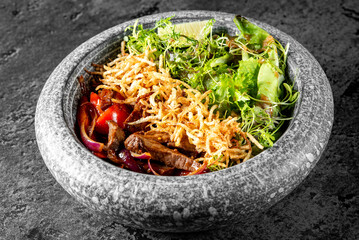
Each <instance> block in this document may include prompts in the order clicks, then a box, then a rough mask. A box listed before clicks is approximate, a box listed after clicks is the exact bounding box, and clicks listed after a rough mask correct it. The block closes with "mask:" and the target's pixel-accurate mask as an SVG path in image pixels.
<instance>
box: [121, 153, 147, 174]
mask: <svg viewBox="0 0 359 240" xmlns="http://www.w3.org/2000/svg"><path fill="white" fill-rule="evenodd" d="M118 157H119V158H120V159H121V160H122V161H123V162H124V163H125V164H126V166H127V167H128V168H129V169H130V170H132V171H134V172H139V173H142V172H143V171H142V170H141V168H140V167H139V166H138V164H137V163H136V161H135V159H133V157H132V156H131V153H130V151H129V150H127V149H122V150H121V151H120V153H119V154H118Z"/></svg>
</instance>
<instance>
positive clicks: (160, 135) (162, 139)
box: [145, 132, 198, 154]
mask: <svg viewBox="0 0 359 240" xmlns="http://www.w3.org/2000/svg"><path fill="white" fill-rule="evenodd" d="M145 137H147V138H150V139H153V140H155V141H157V142H159V143H162V144H167V146H168V147H172V148H179V149H182V150H184V151H186V152H189V153H194V154H198V152H197V150H196V146H195V145H193V144H192V143H190V142H189V140H188V138H187V136H185V137H183V138H182V139H181V144H180V145H179V146H176V144H175V143H174V142H172V141H171V136H170V134H169V133H166V132H146V133H145Z"/></svg>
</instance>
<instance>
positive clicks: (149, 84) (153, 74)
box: [96, 44, 258, 168]
mask: <svg viewBox="0 0 359 240" xmlns="http://www.w3.org/2000/svg"><path fill="white" fill-rule="evenodd" d="M154 51H155V50H152V51H148V50H147V51H145V53H144V54H141V55H133V54H127V53H125V51H124V44H123V45H122V51H121V54H120V55H119V56H118V58H117V59H115V60H113V61H112V62H110V63H109V64H107V65H105V66H104V69H105V71H104V72H103V74H102V76H103V78H102V80H101V81H102V83H103V84H102V85H99V86H98V87H97V89H96V90H98V89H101V88H107V89H113V90H114V91H116V92H119V93H120V94H121V95H122V96H123V97H124V98H125V100H118V99H112V101H113V102H117V103H124V104H130V105H135V104H136V103H137V102H139V103H141V104H142V105H143V108H142V111H144V112H145V114H144V115H145V116H147V117H144V118H141V119H139V120H137V121H134V122H131V123H129V124H130V125H136V124H140V123H148V126H149V129H150V131H159V132H166V133H169V134H170V136H171V141H173V142H174V143H175V145H176V146H178V145H180V144H181V140H182V139H183V138H185V137H186V138H188V140H189V142H190V143H191V144H193V145H195V146H196V150H197V151H198V152H199V153H203V154H202V155H203V157H202V158H198V159H196V160H197V161H200V162H202V161H203V162H204V161H205V162H207V163H208V165H209V166H210V165H212V164H216V165H217V166H219V167H221V168H225V167H228V166H229V164H230V160H232V161H235V162H237V163H239V162H243V161H246V160H247V159H249V158H250V157H251V153H252V147H251V142H250V141H249V140H248V139H247V138H246V136H248V138H250V140H251V141H252V142H253V143H254V144H258V142H257V141H256V140H255V139H254V137H252V136H251V135H248V134H247V135H246V134H245V133H243V132H242V130H241V128H240V123H239V122H238V121H237V120H238V119H237V118H236V117H231V116H230V117H228V118H226V119H220V118H219V113H218V112H216V113H215V110H216V108H217V106H216V105H214V106H212V107H211V108H210V109H209V106H208V104H209V96H208V95H209V94H210V91H207V92H205V93H201V92H199V91H198V90H196V89H193V88H191V87H190V86H189V85H188V84H186V83H185V82H183V81H180V80H177V79H173V78H171V76H170V74H169V72H168V71H167V70H166V69H163V68H162V62H163V61H162V58H160V63H159V67H158V69H157V66H156V64H155V63H154V62H153V60H152V59H149V55H150V53H152V52H154ZM145 94H147V95H148V97H146V98H141V96H144V95H145ZM238 135H239V136H241V138H242V139H243V140H241V142H239V141H238V140H235V139H236V136H238ZM253 139H254V140H253Z"/></svg>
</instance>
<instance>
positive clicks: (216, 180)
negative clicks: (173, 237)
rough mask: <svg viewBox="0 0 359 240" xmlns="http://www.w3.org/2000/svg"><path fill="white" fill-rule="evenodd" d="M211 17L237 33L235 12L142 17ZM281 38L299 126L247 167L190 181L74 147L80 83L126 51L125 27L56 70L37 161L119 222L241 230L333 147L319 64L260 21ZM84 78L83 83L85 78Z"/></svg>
mask: <svg viewBox="0 0 359 240" xmlns="http://www.w3.org/2000/svg"><path fill="white" fill-rule="evenodd" d="M172 15H175V17H173V18H172V22H178V21H180V22H182V21H189V22H192V21H200V20H203V19H208V18H214V19H216V23H215V25H214V27H215V28H216V27H226V28H227V29H228V31H229V32H233V33H235V32H236V30H237V28H236V27H235V24H234V23H233V18H234V14H228V13H220V12H212V11H176V12H169V13H168V12H167V13H163V14H152V15H148V16H145V17H141V18H138V23H139V24H143V25H144V26H147V27H151V26H152V27H153V26H154V25H155V22H156V21H157V20H159V19H161V18H167V17H169V16H172ZM252 21H253V22H254V23H256V24H258V26H261V27H263V28H265V29H266V30H267V31H268V32H269V33H271V34H272V35H273V36H274V37H275V38H276V39H278V40H279V41H281V42H283V43H284V44H289V45H290V49H289V52H288V61H287V65H288V69H289V72H290V75H292V78H294V74H295V80H296V85H297V86H298V89H299V91H300V93H301V96H300V98H299V100H298V104H297V106H296V110H295V113H294V118H293V120H292V121H291V123H290V125H289V127H288V129H287V131H286V132H285V134H283V136H282V137H281V138H280V139H279V140H278V141H277V142H276V143H275V145H274V146H273V147H272V148H270V149H268V150H266V151H265V152H263V153H261V154H260V155H258V156H256V157H254V158H253V159H250V160H249V161H246V162H245V163H242V164H239V165H237V166H234V167H231V168H229V169H226V170H222V171H218V172H214V173H211V174H203V175H199V176H191V177H181V178H179V177H157V176H151V175H144V174H137V173H134V172H131V171H127V170H123V169H120V168H118V167H114V166H112V165H110V164H107V163H105V162H104V161H101V160H100V159H98V158H97V157H95V156H94V155H93V154H91V153H90V152H89V151H88V150H87V149H86V148H85V147H84V146H83V145H82V144H80V143H79V141H78V140H77V137H76V134H75V133H74V129H73V126H74V124H75V120H74V119H75V117H74V116H75V114H76V106H77V103H78V101H79V97H80V96H79V95H80V88H79V84H78V81H77V77H78V76H79V75H82V74H84V73H85V72H84V70H83V69H84V67H86V68H88V66H89V65H90V63H91V62H103V61H106V59H107V58H108V56H109V55H111V54H112V53H113V52H118V51H119V44H120V42H121V41H122V37H123V32H124V29H126V28H127V27H128V26H129V25H133V24H134V21H130V22H124V23H122V24H119V25H117V26H115V27H113V28H110V29H108V30H106V31H104V32H102V33H100V34H99V35H96V36H95V37H93V38H91V39H90V40H88V41H86V42H85V43H84V44H81V46H79V47H78V48H76V49H75V50H74V51H73V52H71V54H69V55H68V56H67V57H66V58H65V59H64V60H63V61H62V62H61V63H60V64H59V65H58V66H57V67H56V69H55V70H54V71H53V73H52V74H51V76H50V77H49V79H48V80H47V82H46V84H45V86H44V88H43V90H42V92H41V95H40V97H39V100H38V104H37V107H36V115H35V130H36V139H37V144H38V146H39V149H40V153H41V155H42V157H43V159H44V162H45V163H46V165H47V167H48V168H49V170H50V172H51V173H52V174H53V176H54V177H55V179H56V180H57V181H58V182H59V183H60V184H61V186H62V187H63V188H64V189H65V190H66V191H67V192H69V193H70V194H71V195H73V196H74V197H75V198H76V199H77V200H78V201H79V202H81V203H83V204H84V205H86V206H89V207H91V208H93V209H96V210H99V211H103V212H105V213H107V214H111V215H113V216H114V219H115V220H116V221H118V222H119V223H121V224H125V225H126V226H133V227H136V228H139V229H147V230H153V231H162V232H163V231H165V232H193V231H204V230H209V229H213V228H219V227H224V228H226V227H227V228H228V227H229V224H243V223H244V222H247V221H248V220H249V219H252V215H253V213H258V212H260V211H263V210H267V209H268V208H269V207H270V206H272V205H273V204H275V203H277V202H278V201H279V200H281V199H282V198H283V197H284V196H286V195H287V194H288V193H290V192H291V191H292V190H293V189H294V188H295V187H296V186H298V184H299V183H300V182H301V181H302V180H303V179H304V178H305V177H306V176H307V175H308V173H309V171H310V170H311V169H313V167H314V166H315V164H316V163H317V161H318V160H319V158H320V156H321V154H322V153H323V151H324V148H325V146H326V144H327V143H328V140H329V137H330V132H331V127H332V124H333V111H334V109H333V108H334V106H333V96H332V91H331V88H330V84H329V82H328V80H327V78H326V76H325V74H324V72H323V70H322V69H321V67H320V66H319V63H318V62H317V61H316V60H315V59H314V58H313V56H311V55H310V54H309V53H308V51H307V50H306V49H304V48H303V46H301V45H300V44H299V43H298V42H296V41H295V40H294V39H293V38H291V37H290V36H288V35H286V34H284V33H283V32H280V31H279V30H278V29H276V28H274V27H271V26H269V25H265V24H263V23H261V22H256V21H255V20H252ZM85 78H86V77H85Z"/></svg>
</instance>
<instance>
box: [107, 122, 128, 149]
mask: <svg viewBox="0 0 359 240" xmlns="http://www.w3.org/2000/svg"><path fill="white" fill-rule="evenodd" d="M107 124H108V129H109V131H108V141H107V145H106V147H107V149H111V150H114V151H116V150H117V149H118V147H119V146H120V144H121V143H123V141H124V140H125V138H126V136H125V132H124V131H123V130H122V128H120V127H119V126H118V124H117V123H116V122H115V121H112V120H109V121H107Z"/></svg>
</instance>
